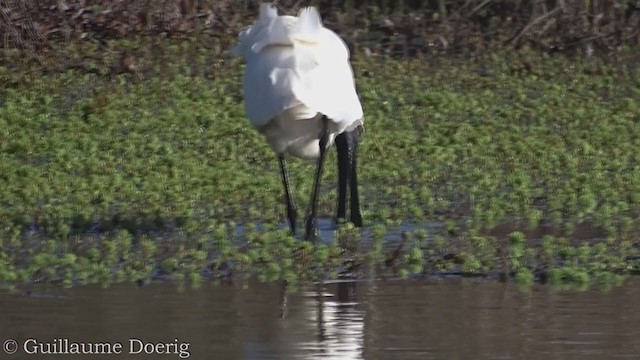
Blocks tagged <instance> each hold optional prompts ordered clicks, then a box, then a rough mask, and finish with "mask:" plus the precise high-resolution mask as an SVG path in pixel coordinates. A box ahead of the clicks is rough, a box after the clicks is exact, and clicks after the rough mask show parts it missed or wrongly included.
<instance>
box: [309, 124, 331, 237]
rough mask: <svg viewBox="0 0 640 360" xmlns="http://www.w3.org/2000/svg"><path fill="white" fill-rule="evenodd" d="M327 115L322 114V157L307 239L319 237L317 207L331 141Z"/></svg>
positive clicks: (311, 207)
mask: <svg viewBox="0 0 640 360" xmlns="http://www.w3.org/2000/svg"><path fill="white" fill-rule="evenodd" d="M327 121H328V119H327V117H326V116H322V132H321V134H320V157H319V158H318V168H317V170H316V177H315V180H314V182H313V191H312V193H311V202H310V203H309V216H308V217H307V223H306V229H305V230H306V234H305V239H307V240H310V241H315V240H316V239H317V237H318V226H317V223H316V208H317V203H318V189H319V188H320V178H321V177H322V165H323V164H324V156H325V153H326V152H327V142H328V141H329V131H328V129H327V126H328V124H327Z"/></svg>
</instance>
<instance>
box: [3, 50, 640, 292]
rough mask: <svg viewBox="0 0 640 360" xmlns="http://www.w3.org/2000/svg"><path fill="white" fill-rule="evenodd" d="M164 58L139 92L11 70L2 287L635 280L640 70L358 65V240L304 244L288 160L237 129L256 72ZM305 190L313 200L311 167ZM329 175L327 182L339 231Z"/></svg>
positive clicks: (148, 67)
mask: <svg viewBox="0 0 640 360" xmlns="http://www.w3.org/2000/svg"><path fill="white" fill-rule="evenodd" d="M164 41H166V42H167V44H164V45H163V47H164V49H165V53H163V54H162V55H161V56H160V55H159V56H158V57H155V53H154V52H153V51H152V49H153V47H152V46H149V47H148V48H146V47H145V46H144V45H140V47H139V48H138V50H137V51H138V53H139V54H141V55H140V56H141V58H144V59H146V62H144V63H143V64H144V66H142V68H143V70H141V71H140V73H137V74H128V73H125V74H120V75H116V76H112V77H109V76H106V74H108V71H105V72H104V74H105V76H103V75H100V71H97V72H96V73H90V74H86V73H83V72H81V71H77V70H69V71H66V72H62V73H56V74H50V75H45V76H41V75H39V74H38V75H35V73H33V72H30V71H28V70H25V71H23V72H20V71H17V70H13V69H11V70H9V69H8V68H7V67H0V82H2V83H3V84H8V85H7V86H6V87H4V88H3V89H0V99H1V100H0V245H1V246H0V248H1V251H0V284H1V285H2V286H5V287H13V286H20V285H23V284H32V283H47V284H61V285H64V286H73V285H77V284H87V283H102V284H105V285H106V284H109V283H112V282H118V281H133V282H137V283H139V284H145V283H147V282H149V281H156V280H172V281H178V282H185V283H189V284H191V285H193V286H198V285H199V284H201V283H202V282H203V281H233V279H237V278H245V277H257V278H259V279H260V280H263V281H273V280H277V279H286V280H289V281H291V282H295V281H305V280H314V279H317V278H319V277H323V278H332V277H338V276H353V277H363V276H371V274H372V273H371V272H370V271H369V270H371V269H373V270H374V271H375V272H374V274H375V276H381V277H418V278H419V277H425V276H479V277H487V278H496V279H502V280H508V281H515V282H517V283H518V284H522V285H525V286H526V285H528V284H531V283H532V282H535V281H539V282H546V283H550V284H554V285H563V284H578V285H580V286H583V284H584V286H589V285H591V284H594V283H600V284H612V283H614V284H615V283H618V282H619V281H621V280H620V279H621V278H622V277H624V276H627V275H629V274H634V273H637V272H638V271H639V270H640V243H639V240H638V230H639V223H638V215H639V214H640V165H639V160H640V148H639V147H638V146H637V144H638V143H640V126H638V124H639V118H638V116H639V115H638V114H639V110H640V102H639V100H638V99H640V90H638V89H640V70H639V69H638V67H637V66H635V62H632V60H631V59H632V57H633V54H624V53H621V54H619V56H618V59H617V60H615V61H613V60H611V61H607V60H604V59H600V58H591V59H580V58H567V57H562V56H549V55H545V54H539V53H534V52H527V51H526V50H523V51H522V52H504V53H492V54H487V55H485V56H482V57H477V58H472V59H468V60H456V61H454V62H451V61H449V60H447V61H444V60H442V62H441V63H438V61H435V62H434V61H431V62H430V63H428V62H427V61H426V60H425V59H424V58H420V57H418V58H415V59H413V60H409V61H399V60H395V59H391V58H377V57H371V58H367V57H363V56H358V54H356V56H355V60H354V64H353V67H354V70H355V72H356V78H357V85H358V89H359V93H360V95H361V99H362V102H363V106H364V108H365V114H366V132H365V134H364V138H363V142H362V146H361V161H360V164H359V166H360V183H361V186H362V188H363V199H364V201H363V206H364V208H363V216H364V218H365V221H366V223H365V229H364V231H363V232H362V233H361V232H360V231H359V230H358V229H355V228H353V227H351V226H350V225H349V224H344V225H341V226H340V227H338V228H336V231H335V232H334V236H333V237H332V238H331V239H326V238H325V239H324V240H325V241H323V242H322V243H319V244H311V243H307V242H302V241H300V240H299V239H296V238H294V237H293V236H291V235H290V234H289V233H288V232H287V231H286V228H285V227H284V226H283V224H284V220H283V219H284V209H283V208H282V205H281V198H282V196H283V195H282V189H281V181H280V179H279V177H278V176H279V175H278V174H279V172H278V171H277V169H276V168H274V166H277V162H276V161H273V160H274V159H273V156H274V155H273V152H272V151H271V150H270V149H269V148H268V146H267V145H266V143H265V142H264V141H263V140H262V138H261V136H260V135H259V134H257V133H256V131H254V130H253V129H251V127H250V125H249V124H248V122H247V121H246V120H245V115H244V111H243V109H242V102H241V93H240V74H241V64H240V63H239V62H238V61H235V60H231V59H229V58H225V57H219V58H216V59H214V60H211V58H210V54H208V53H206V52H204V51H203V52H199V50H198V49H194V48H193V47H192V46H191V45H190V44H189V43H178V42H176V43H172V42H171V40H164ZM125 45H126V46H131V45H130V44H128V43H127V44H120V45H118V44H114V45H112V46H125ZM85 50H86V49H85ZM86 51H96V50H95V49H93V50H86ZM185 52H189V53H190V54H191V55H192V56H191V57H189V59H188V60H187V59H185V58H184V57H183V56H180V55H181V54H183V53H185ZM194 59H195V60H194ZM334 156H335V152H333V151H332V152H330V153H329V157H334ZM333 162H335V161H332V160H331V159H329V160H328V161H327V163H333ZM274 164H275V165H274ZM290 171H291V177H292V183H293V184H296V186H295V189H294V192H295V194H294V196H295V197H296V198H299V199H306V194H308V193H309V192H310V188H311V186H312V183H311V181H310V180H309V179H311V178H312V176H309V175H310V174H311V173H312V172H313V166H309V164H307V163H305V162H304V161H295V162H292V163H291V164H290ZM336 172H337V169H335V168H333V167H327V168H326V172H325V174H324V176H325V178H326V180H325V181H324V182H323V184H325V185H324V187H323V189H322V190H321V196H320V199H319V203H318V209H319V213H320V214H324V217H325V219H326V218H328V217H329V216H331V214H332V209H333V207H334V202H335V198H336V195H335V184H334V182H333V181H332V180H329V179H336V178H337V176H336ZM334 239H335V241H333V240H334Z"/></svg>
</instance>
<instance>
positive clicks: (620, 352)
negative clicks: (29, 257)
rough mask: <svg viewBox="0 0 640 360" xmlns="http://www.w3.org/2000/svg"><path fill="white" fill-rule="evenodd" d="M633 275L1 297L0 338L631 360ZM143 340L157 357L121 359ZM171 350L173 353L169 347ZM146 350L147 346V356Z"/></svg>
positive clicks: (245, 354) (252, 352) (635, 314)
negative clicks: (525, 286) (610, 279)
mask: <svg viewBox="0 0 640 360" xmlns="http://www.w3.org/2000/svg"><path fill="white" fill-rule="evenodd" d="M639 298H640V280H638V279H634V280H631V281H629V282H628V283H627V284H625V285H624V286H623V287H620V288H614V289H611V290H610V291H608V292H604V291H602V290H599V289H593V290H588V291H583V292H576V291H559V290H554V289H552V288H550V287H548V286H543V285H536V286H534V287H533V288H532V289H531V291H529V292H522V291H520V290H518V289H517V288H516V287H515V286H514V285H510V284H503V283H498V282H486V281H478V280H468V279H446V280H437V281H377V282H367V281H363V282H333V283H328V284H323V285H318V286H314V285H312V286H309V287H304V288H300V289H298V290H297V291H295V292H293V291H291V290H288V291H283V287H282V286H281V285H279V284H271V285H267V284H258V283H255V284H254V283H251V284H249V285H248V286H239V285H235V286H231V285H222V286H213V285H206V286H203V287H202V288H200V289H196V290H194V289H186V290H183V291H178V290H177V288H176V286H175V285H168V284H152V285H148V286H145V287H137V286H135V285H129V284H125V285H116V286H112V287H110V288H106V289H103V288H100V287H95V286H87V287H77V288H72V289H68V290H62V289H58V290H42V289H38V290H34V291H31V292H29V293H28V294H0V309H2V311H1V312H0V341H2V342H5V341H6V340H7V339H15V340H16V341H17V344H18V345H19V349H18V352H17V353H16V354H13V355H11V356H7V357H5V354H4V353H1V352H0V354H2V355H1V356H0V358H2V359H5V358H7V359H35V358H55V359H84V358H87V357H88V356H83V355H58V356H55V357H54V356H46V357H45V356H41V355H40V356H35V355H28V354H25V351H24V349H23V348H22V347H23V345H24V342H25V341H26V340H27V339H30V338H33V339H37V341H38V342H41V343H54V342H55V341H60V340H59V339H63V340H65V339H66V340H68V341H69V342H77V343H92V342H93V343H95V342H101V343H109V344H113V343H121V344H122V345H123V354H122V355H111V356H107V355H102V356H94V357H90V358H118V359H119V358H153V359H180V353H179V351H178V350H179V346H181V344H186V343H188V345H184V346H188V349H187V350H186V351H183V352H182V356H183V358H184V357H187V356H188V358H191V359H213V358H221V359H293V358H300V359H315V358H322V357H324V358H330V359H339V358H344V359H358V358H366V359H444V358H449V359H540V358H544V359H545V360H554V359H618V358H628V359H636V358H638V357H639V356H640V327H639V326H638V324H639V323H640V302H638V299H639ZM130 339H134V340H132V341H133V342H134V347H135V346H139V344H140V343H139V342H138V340H135V339H139V340H140V341H141V342H142V343H143V344H146V343H151V344H157V343H161V344H167V345H163V346H164V349H165V350H164V352H168V354H164V355H160V354H157V353H155V354H153V356H143V355H126V353H127V351H129V350H134V351H136V350H138V349H137V348H134V349H131V348H130V347H129V346H130V345H131V344H130V343H129V342H130ZM171 346H173V347H171ZM154 351H155V350H154Z"/></svg>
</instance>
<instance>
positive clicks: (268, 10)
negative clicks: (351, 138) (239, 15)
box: [233, 4, 363, 159]
mask: <svg viewBox="0 0 640 360" xmlns="http://www.w3.org/2000/svg"><path fill="white" fill-rule="evenodd" d="M233 51H234V53H235V54H237V55H240V56H242V57H243V58H244V59H245V61H246V63H247V67H246V70H245V75H244V80H243V82H244V97H245V110H246V112H247V116H248V118H249V120H250V121H251V123H252V124H253V126H254V127H256V128H257V129H258V130H259V131H260V132H262V133H263V134H264V135H265V136H266V138H267V141H268V142H269V144H270V145H271V147H272V148H273V149H274V150H275V151H276V152H277V153H287V154H290V155H293V156H296V157H301V158H307V159H309V158H317V157H318V156H319V155H320V151H319V147H318V145H319V143H318V142H319V139H318V136H317V134H319V133H320V131H321V130H322V119H321V117H318V116H317V114H318V113H320V114H323V115H326V117H327V118H328V120H329V122H328V124H327V126H328V132H329V134H330V136H329V141H328V143H327V146H331V144H333V141H334V138H335V136H336V135H337V134H340V133H343V132H344V131H350V130H353V129H354V128H355V127H357V126H359V125H362V117H363V114H362V106H361V105H360V100H359V99H358V95H357V93H356V89H355V83H354V80H353V72H352V70H351V66H350V65H349V50H348V48H347V47H346V45H345V44H344V42H343V41H342V39H341V38H340V37H339V36H338V35H337V34H336V33H334V32H333V31H331V30H329V29H327V28H325V27H324V26H322V23H321V22H320V17H319V15H318V13H317V11H316V9H314V8H306V9H304V10H303V11H302V12H301V13H300V16H299V17H294V16H287V15H284V16H278V15H277V11H276V10H275V9H274V8H273V7H272V6H271V5H270V4H262V5H261V6H260V17H259V19H258V21H257V22H256V23H255V24H254V25H253V26H251V27H250V28H249V29H247V30H246V31H244V32H243V33H241V35H240V44H238V45H237V46H236V47H235V48H234V50H233Z"/></svg>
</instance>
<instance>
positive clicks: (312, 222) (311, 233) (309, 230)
mask: <svg viewBox="0 0 640 360" xmlns="http://www.w3.org/2000/svg"><path fill="white" fill-rule="evenodd" d="M304 238H305V240H307V241H311V242H314V243H315V242H316V241H317V240H318V224H317V222H316V217H315V216H309V218H308V219H307V222H306V225H305V236H304Z"/></svg>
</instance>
